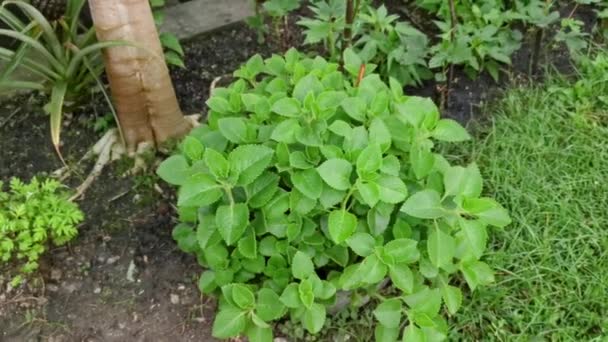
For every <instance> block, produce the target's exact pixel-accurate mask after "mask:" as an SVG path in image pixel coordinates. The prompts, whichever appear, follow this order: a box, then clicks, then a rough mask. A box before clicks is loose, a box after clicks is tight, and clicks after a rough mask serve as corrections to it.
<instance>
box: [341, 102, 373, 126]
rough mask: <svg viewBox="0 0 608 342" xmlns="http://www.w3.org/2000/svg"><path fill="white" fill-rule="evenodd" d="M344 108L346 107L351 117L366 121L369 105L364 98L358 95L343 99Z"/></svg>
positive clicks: (345, 110) (345, 109)
mask: <svg viewBox="0 0 608 342" xmlns="http://www.w3.org/2000/svg"><path fill="white" fill-rule="evenodd" d="M342 109H344V112H346V114H348V116H350V117H351V118H353V119H355V120H357V121H359V122H364V121H365V113H366V110H367V105H366V104H365V101H363V100H362V99H360V98H358V97H348V98H346V99H344V100H343V101H342Z"/></svg>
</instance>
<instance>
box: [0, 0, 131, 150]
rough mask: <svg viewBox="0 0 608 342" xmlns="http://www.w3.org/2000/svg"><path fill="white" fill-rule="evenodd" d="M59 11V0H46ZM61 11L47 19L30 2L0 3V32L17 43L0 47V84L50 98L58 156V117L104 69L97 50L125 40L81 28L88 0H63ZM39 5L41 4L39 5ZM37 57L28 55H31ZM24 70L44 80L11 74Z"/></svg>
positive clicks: (53, 132)
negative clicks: (98, 36)
mask: <svg viewBox="0 0 608 342" xmlns="http://www.w3.org/2000/svg"><path fill="white" fill-rule="evenodd" d="M51 2H53V3H55V5H54V6H58V7H53V9H54V10H57V9H58V8H59V6H60V5H61V3H62V1H46V2H45V3H48V4H47V7H41V9H43V10H45V9H47V10H48V9H50V7H48V6H49V5H50V3H51ZM64 3H65V12H64V14H63V15H62V16H60V17H59V18H57V20H56V21H53V22H51V21H49V19H47V18H46V17H45V16H44V14H43V13H42V12H41V11H40V10H38V9H37V8H36V7H34V6H33V5H32V4H28V3H25V2H23V1H14V0H7V1H4V2H3V3H2V5H1V6H0V21H2V22H4V23H5V24H6V25H7V26H8V29H0V36H6V37H9V38H12V39H14V40H16V41H18V42H19V43H20V44H18V46H17V47H16V48H14V49H12V48H3V47H0V60H4V61H5V62H6V65H5V67H4V68H3V70H2V71H0V91H2V90H3V89H9V90H14V89H28V90H37V91H42V92H45V93H47V94H48V95H49V102H48V103H47V104H46V105H45V111H46V112H47V113H48V114H49V115H50V128H51V140H52V143H53V146H54V147H55V150H56V151H57V153H58V155H59V157H60V158H61V159H62V161H63V158H62V156H61V153H60V150H59V145H60V134H61V121H62V117H63V112H64V105H65V103H66V102H67V101H74V100H77V99H78V98H79V97H80V95H82V94H83V92H85V91H87V89H89V87H90V86H91V85H93V84H94V83H95V82H99V76H100V74H101V73H102V72H103V63H102V60H101V53H100V52H101V50H102V49H104V48H107V47H111V46H119V45H124V44H127V43H125V42H119V41H106V42H97V40H96V37H95V30H94V29H93V28H86V27H83V26H82V25H81V23H80V21H79V16H80V13H81V11H82V9H83V7H84V6H85V3H86V0H67V1H64ZM9 5H13V6H15V7H16V8H18V9H19V10H21V11H22V12H23V13H24V15H25V16H26V17H27V18H28V19H29V22H25V21H23V20H21V19H20V18H19V17H18V16H16V15H15V14H14V13H12V12H11V11H9V10H8V9H7V8H6V7H7V6H9ZM38 5H42V4H38ZM30 52H32V53H35V54H36V55H38V56H40V58H34V57H32V56H33V54H32V53H30ZM17 69H25V70H27V71H29V72H30V73H31V74H33V75H35V76H36V77H39V78H40V79H42V80H43V82H32V81H28V80H23V79H18V78H17V79H14V78H12V76H13V75H14V71H15V70H17Z"/></svg>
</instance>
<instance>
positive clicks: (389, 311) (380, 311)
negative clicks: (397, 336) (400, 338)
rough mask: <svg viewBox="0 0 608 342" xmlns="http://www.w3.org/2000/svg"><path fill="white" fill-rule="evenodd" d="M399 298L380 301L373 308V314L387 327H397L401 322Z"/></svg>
mask: <svg viewBox="0 0 608 342" xmlns="http://www.w3.org/2000/svg"><path fill="white" fill-rule="evenodd" d="M401 309H402V306H401V300H399V299H397V298H392V299H388V300H385V301H383V302H381V303H380V304H379V305H378V306H377V307H376V309H375V310H374V316H375V317H376V319H377V320H378V322H379V323H380V324H382V325H383V326H385V327H387V328H397V327H399V324H400V323H401Z"/></svg>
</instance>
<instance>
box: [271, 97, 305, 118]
mask: <svg viewBox="0 0 608 342" xmlns="http://www.w3.org/2000/svg"><path fill="white" fill-rule="evenodd" d="M271 110H272V112H273V113H277V114H279V115H282V116H286V117H290V118H296V117H298V116H299V115H300V102H299V101H298V100H296V99H294V98H290V97H286V98H282V99H280V100H278V101H277V102H275V103H274V104H273V105H272V108H271Z"/></svg>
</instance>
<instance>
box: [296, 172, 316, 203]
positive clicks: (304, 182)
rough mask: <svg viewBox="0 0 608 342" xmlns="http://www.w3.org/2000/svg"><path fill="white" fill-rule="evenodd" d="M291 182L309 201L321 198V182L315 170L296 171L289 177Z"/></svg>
mask: <svg viewBox="0 0 608 342" xmlns="http://www.w3.org/2000/svg"><path fill="white" fill-rule="evenodd" d="M291 181H292V182H293V185H294V186H295V188H296V189H298V191H300V192H301V193H302V194H304V195H305V196H306V197H308V198H311V199H318V198H319V197H321V193H322V191H323V180H322V179H321V176H320V175H319V172H318V171H317V169H307V170H304V171H296V172H294V173H293V175H292V177H291Z"/></svg>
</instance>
